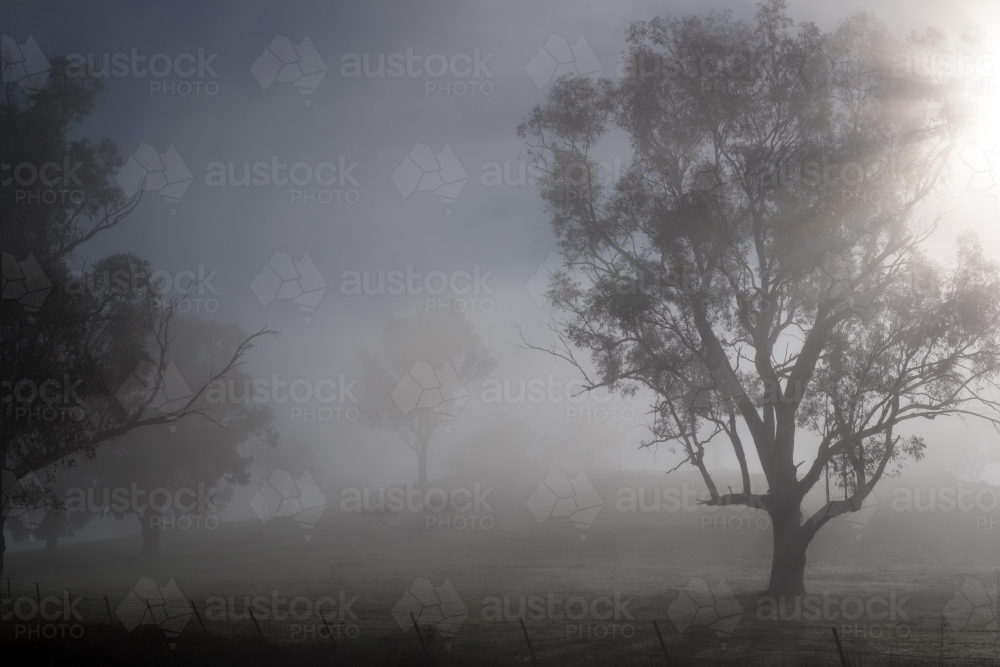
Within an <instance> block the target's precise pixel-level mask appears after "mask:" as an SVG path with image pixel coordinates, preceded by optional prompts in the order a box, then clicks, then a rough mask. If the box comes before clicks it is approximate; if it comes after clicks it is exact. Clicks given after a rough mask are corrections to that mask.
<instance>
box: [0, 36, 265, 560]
mask: <svg viewBox="0 0 1000 667" xmlns="http://www.w3.org/2000/svg"><path fill="white" fill-rule="evenodd" d="M9 56H10V54H7V53H4V54H3V57H2V58H0V74H3V73H5V72H7V71H8V68H9V67H16V65H12V64H11V58H10V57H9ZM64 65H65V60H64V59H62V58H53V59H52V70H51V71H50V72H49V74H48V78H47V80H46V82H45V84H44V86H43V87H42V88H41V89H40V90H39V91H38V92H37V94H32V95H31V97H30V99H29V98H28V97H26V95H25V93H24V91H23V90H22V88H21V87H19V86H17V84H16V77H13V76H12V77H7V76H3V77H2V78H3V82H4V83H2V84H0V156H2V162H3V163H4V172H3V187H0V238H2V239H3V249H2V250H3V257H2V264H3V267H2V268H3V286H2V297H3V298H2V300H0V359H2V382H3V387H4V396H3V401H4V419H3V422H2V424H0V466H2V467H3V469H4V471H5V472H4V475H3V478H4V492H5V502H4V512H3V520H4V522H6V517H7V516H8V505H9V503H8V502H7V497H8V496H11V494H8V493H7V492H8V491H9V490H10V487H11V486H13V485H16V483H17V480H20V479H22V478H24V477H25V476H26V475H27V474H28V473H30V472H32V471H40V470H43V469H45V468H48V467H50V466H53V465H57V464H59V463H60V462H65V461H72V460H73V459H72V458H71V457H73V456H75V455H80V456H82V457H84V458H86V457H92V456H93V455H94V453H95V451H96V448H97V446H98V445H100V444H101V443H104V442H108V441H110V440H113V439H115V438H118V437H120V436H122V435H124V434H126V433H128V432H129V431H131V430H132V429H134V428H137V427H141V426H151V425H156V424H167V423H172V422H175V421H177V420H178V419H181V418H183V417H186V416H188V415H193V414H197V413H199V412H200V411H201V409H200V408H199V407H198V405H197V404H198V400H199V399H200V397H201V395H202V394H203V393H204V389H205V385H202V386H200V387H196V388H195V389H194V391H193V392H192V395H191V397H190V400H188V401H185V402H180V403H175V404H174V405H172V406H171V408H170V409H169V410H160V409H158V407H157V405H154V403H156V404H160V403H162V401H161V399H162V397H163V389H164V376H165V372H166V370H167V365H166V353H167V350H168V348H169V345H170V342H171V333H170V325H171V318H172V315H173V312H174V305H173V304H168V305H163V304H160V306H159V307H158V305H157V303H156V301H155V297H156V293H155V291H154V290H153V288H152V286H151V285H150V281H149V276H150V270H149V265H148V263H147V262H146V261H144V260H142V259H140V258H139V257H136V256H135V255H134V254H131V253H119V254H113V255H110V256H108V257H105V258H103V259H100V260H98V261H96V262H94V263H93V264H86V263H85V261H84V260H83V258H82V257H81V256H80V255H79V253H78V250H79V248H80V246H81V245H82V244H84V243H87V242H88V241H91V240H92V239H94V238H95V237H96V236H97V235H99V234H102V233H103V232H106V231H107V230H109V229H112V228H114V227H116V226H117V225H119V224H120V223H121V222H122V221H123V220H125V219H126V218H127V217H128V216H129V215H130V214H131V213H133V212H134V210H135V207H136V205H137V204H138V201H139V195H140V194H141V192H142V187H140V188H139V189H138V191H137V193H136V195H135V196H134V197H131V198H128V197H126V196H125V194H124V193H123V192H122V191H121V190H120V189H119V188H118V187H117V186H116V185H115V184H114V183H113V181H112V177H113V176H114V175H115V174H116V173H117V171H118V169H119V167H120V166H121V164H122V160H121V158H120V157H119V155H118V152H117V149H116V147H115V145H114V143H113V142H111V141H110V140H104V141H102V142H100V143H98V144H94V143H92V142H91V141H89V140H87V139H76V140H70V139H69V138H68V136H67V135H68V133H69V132H71V131H72V130H74V129H75V128H76V127H77V126H78V125H79V124H80V122H81V121H82V120H83V119H84V118H85V117H86V116H87V115H89V114H90V112H91V111H92V109H93V106H94V103H95V101H96V98H97V95H98V93H99V91H100V84H99V82H98V81H97V80H96V79H93V78H87V77H80V78H70V77H67V76H66V73H65V67H64ZM142 185H144V184H140V186H142ZM72 272H75V274H74V273H72ZM108 276H124V277H125V280H124V284H120V283H114V284H113V285H109V284H108V283H104V284H105V286H106V287H105V288H101V289H84V290H82V291H81V290H75V289H70V288H69V283H71V282H79V281H81V280H82V282H83V284H85V285H91V284H101V279H102V277H108ZM262 333H264V332H259V333H258V334H255V335H254V336H250V337H248V338H246V339H245V340H244V341H243V342H242V344H240V345H239V346H237V348H236V349H235V350H233V354H232V357H231V358H230V359H229V360H228V361H227V362H226V363H225V364H222V365H221V366H219V367H218V368H217V370H216V375H217V377H222V376H225V375H226V374H227V373H229V372H230V371H231V370H232V369H233V368H235V367H236V366H237V365H238V364H239V363H240V359H241V358H242V356H243V355H244V354H245V353H246V352H247V350H248V349H249V348H250V347H251V346H252V342H253V339H254V338H255V337H256V336H258V335H261V334H262ZM137 371H138V373H139V375H141V377H138V376H137V375H136V373H137ZM130 377H131V378H133V379H135V380H139V381H140V382H139V384H140V385H141V386H140V390H139V391H136V392H132V394H133V395H132V399H134V400H128V401H124V402H123V401H121V400H119V399H120V392H119V388H120V387H121V386H122V385H123V384H124V383H126V381H127V380H128V379H129V378H130ZM206 384H207V383H206ZM11 497H12V496H11ZM52 500H53V502H55V499H52ZM0 528H2V526H0ZM5 548H6V546H5V542H4V541H3V538H2V537H0V565H2V554H3V551H4V549H5ZM0 572H2V568H0Z"/></svg>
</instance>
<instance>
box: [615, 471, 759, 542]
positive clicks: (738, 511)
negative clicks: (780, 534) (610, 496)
mask: <svg viewBox="0 0 1000 667" xmlns="http://www.w3.org/2000/svg"><path fill="white" fill-rule="evenodd" d="M750 492H751V493H752V494H760V492H761V490H760V489H755V488H754V487H753V486H751V489H750ZM711 497H712V495H711V493H710V492H709V490H708V489H707V488H701V489H696V488H694V487H692V486H691V485H690V484H688V483H687V482H684V483H683V484H682V485H681V486H680V487H676V486H670V487H660V486H655V487H653V488H648V487H638V488H633V487H624V488H620V489H618V491H617V493H616V500H615V510H617V511H618V512H622V513H628V514H631V513H636V512H641V513H648V512H653V513H666V514H673V513H676V512H682V511H683V512H687V513H692V514H693V513H698V514H700V515H701V516H700V517H699V521H700V524H701V529H702V530H728V531H740V530H770V529H771V518H770V517H769V516H768V515H767V514H766V513H764V512H760V511H758V510H762V509H763V508H762V507H747V506H746V505H727V506H718V505H708V504H707V501H708V500H710V499H711ZM745 513H748V514H745Z"/></svg>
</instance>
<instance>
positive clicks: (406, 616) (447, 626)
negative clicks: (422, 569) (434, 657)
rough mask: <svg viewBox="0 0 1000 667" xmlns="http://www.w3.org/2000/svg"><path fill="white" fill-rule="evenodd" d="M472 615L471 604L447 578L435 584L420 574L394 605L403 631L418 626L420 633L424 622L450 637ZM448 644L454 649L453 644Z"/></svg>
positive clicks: (397, 620) (395, 617)
mask: <svg viewBox="0 0 1000 667" xmlns="http://www.w3.org/2000/svg"><path fill="white" fill-rule="evenodd" d="M468 615H469V609H468V607H466V606H465V603H464V602H463V601H462V598H461V597H459V595H458V591H456V590H455V587H454V586H452V584H451V582H450V581H449V580H447V579H445V580H444V583H442V584H441V585H440V586H437V587H435V586H434V585H433V584H432V583H431V582H430V581H429V580H427V579H423V578H421V577H417V578H416V579H414V580H413V583H412V584H411V585H410V587H409V588H408V589H406V592H405V593H403V596H402V597H401V598H400V599H399V600H398V601H397V602H396V604H395V605H394V606H393V608H392V617H393V618H394V619H395V620H396V623H397V624H398V625H399V627H400V629H401V630H402V631H403V632H407V631H409V630H410V629H413V628H414V627H415V628H416V630H417V632H419V631H420V626H421V625H422V626H424V627H428V626H429V627H431V628H433V629H434V630H436V631H437V632H438V633H440V634H441V636H442V637H445V638H447V639H450V638H452V637H454V636H455V635H456V634H457V633H458V631H459V630H460V629H461V627H462V624H463V623H465V619H466V618H467V617H468ZM445 647H446V648H451V644H450V643H447V644H445Z"/></svg>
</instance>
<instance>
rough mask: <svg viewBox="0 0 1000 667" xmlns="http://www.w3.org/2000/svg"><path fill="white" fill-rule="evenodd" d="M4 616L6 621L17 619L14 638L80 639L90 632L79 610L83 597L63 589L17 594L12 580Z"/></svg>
mask: <svg viewBox="0 0 1000 667" xmlns="http://www.w3.org/2000/svg"><path fill="white" fill-rule="evenodd" d="M4 590H6V595H4V597H3V604H2V607H3V609H2V612H0V618H2V620H3V621H4V622H5V623H6V622H8V621H12V620H14V619H16V620H17V621H18V622H16V623H15V624H14V637H15V638H18V639H20V638H25V639H80V638H81V637H83V636H84V634H86V629H85V628H84V626H83V615H82V614H81V613H80V611H79V610H78V609H77V607H78V606H79V605H80V603H81V602H83V598H82V597H81V596H79V595H70V592H69V591H68V590H63V591H62V595H60V596H58V597H56V596H54V595H45V596H39V595H38V592H37V591H32V592H31V594H29V595H21V596H18V597H13V596H12V594H11V592H10V582H9V581H8V582H7V586H6V588H5V589H4Z"/></svg>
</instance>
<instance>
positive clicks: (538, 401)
mask: <svg viewBox="0 0 1000 667" xmlns="http://www.w3.org/2000/svg"><path fill="white" fill-rule="evenodd" d="M479 398H480V401H481V402H482V403H483V404H484V405H543V404H546V405H563V404H566V403H569V405H568V406H567V407H566V420H567V421H572V420H577V421H599V422H604V421H618V420H622V421H633V420H635V419H636V417H637V416H638V415H637V414H636V411H635V408H633V407H631V404H632V403H634V402H635V399H634V398H633V397H632V396H622V395H621V394H620V393H615V392H613V391H609V390H607V389H603V388H602V389H595V390H592V391H588V390H587V385H586V383H585V382H584V381H583V380H582V379H580V378H574V379H570V380H560V379H557V378H556V377H555V376H554V375H552V374H551V373H550V374H548V375H547V376H545V377H544V378H537V377H536V378H504V379H500V378H487V379H486V380H484V381H483V384H482V388H481V391H480V395H479ZM607 403H615V405H610V406H609V405H606V404H607ZM620 403H626V404H627V405H624V406H622V405H618V404H620ZM591 404H596V405H591Z"/></svg>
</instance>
